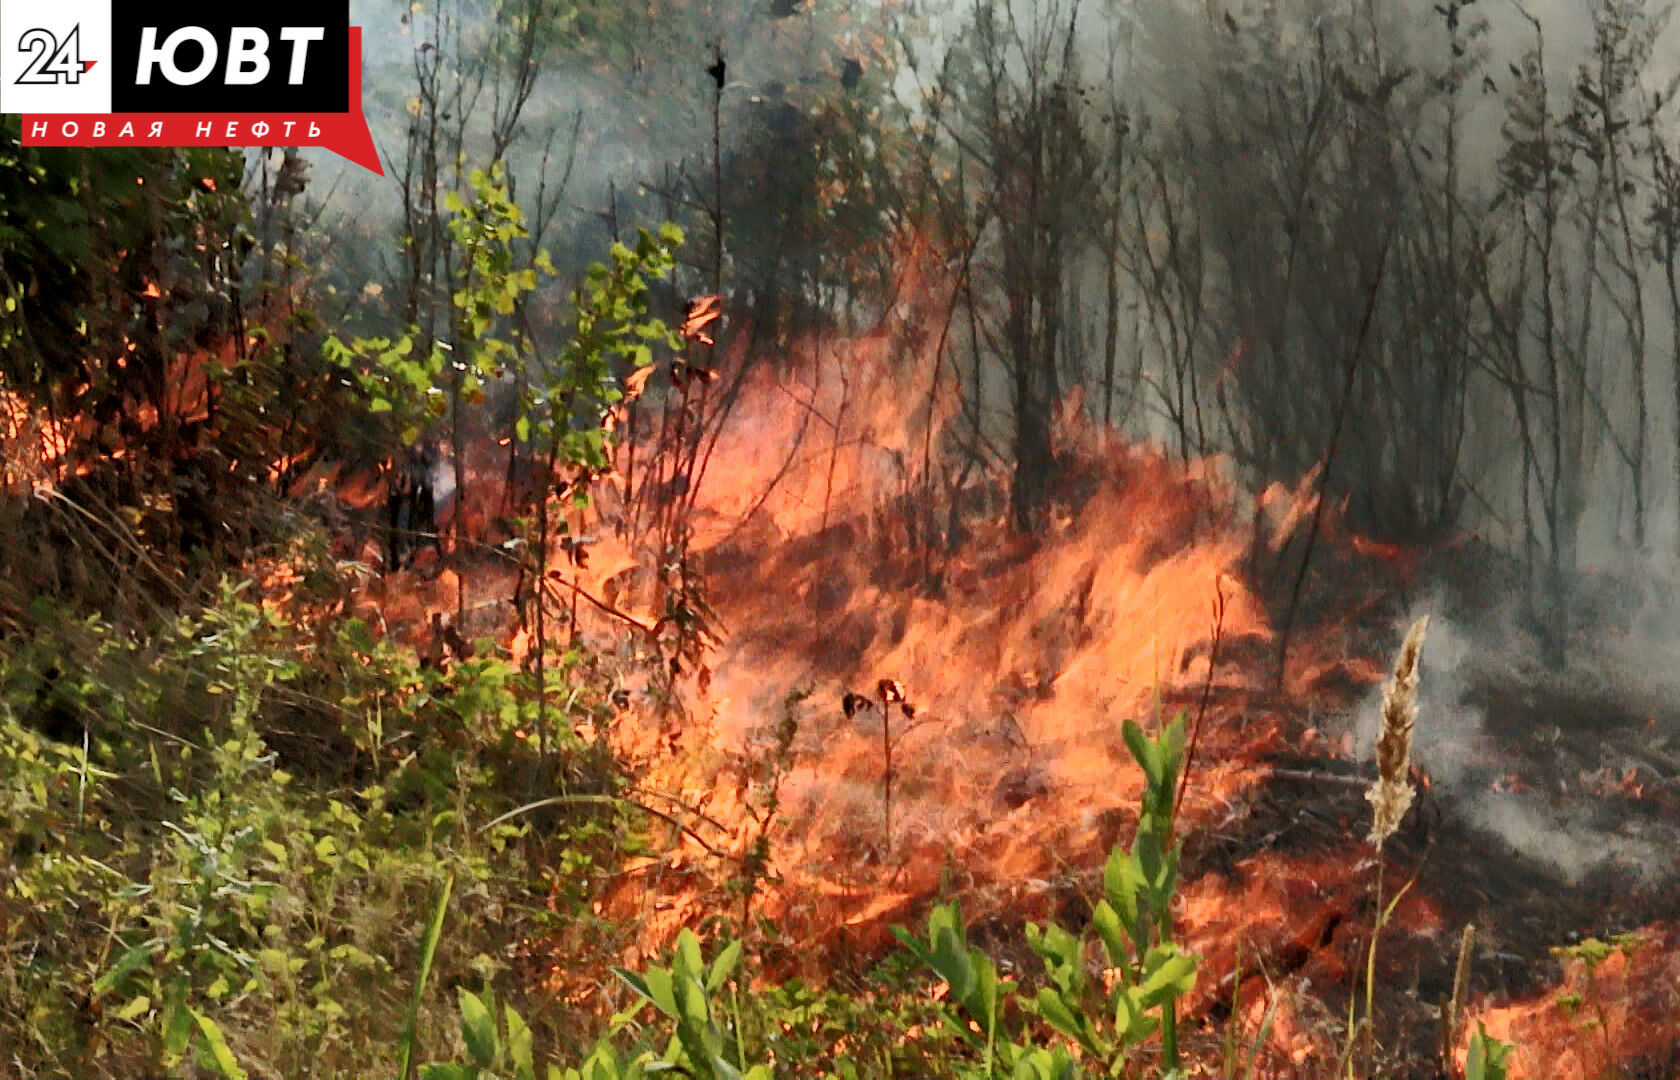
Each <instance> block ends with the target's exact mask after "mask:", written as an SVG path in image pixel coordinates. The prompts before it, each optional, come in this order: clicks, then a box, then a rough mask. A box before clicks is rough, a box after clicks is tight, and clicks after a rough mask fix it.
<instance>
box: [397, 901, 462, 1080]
mask: <svg viewBox="0 0 1680 1080" xmlns="http://www.w3.org/2000/svg"><path fill="white" fill-rule="evenodd" d="M454 888H455V875H454V874H450V875H449V880H447V881H445V882H444V883H443V892H442V893H440V894H439V895H438V902H437V907H436V908H435V909H434V910H433V911H432V922H431V925H430V926H427V927H426V936H425V938H424V939H423V940H422V941H421V942H420V976H419V978H417V979H415V980H414V996H413V997H412V998H410V999H409V1002H408V1018H407V1019H406V1020H405V1021H404V1023H403V1033H402V1044H401V1052H400V1054H399V1056H398V1058H397V1080H408V1073H409V1069H410V1068H411V1067H412V1066H413V1063H414V1033H415V1028H416V1027H417V1026H418V1025H419V1022H420V1003H421V1002H422V1001H424V1000H425V998H426V980H427V979H429V978H431V975H432V958H433V957H435V956H436V955H437V947H438V941H439V940H440V939H441V938H442V937H443V916H444V913H445V912H447V911H448V910H449V894H450V892H452V891H453V890H454Z"/></svg>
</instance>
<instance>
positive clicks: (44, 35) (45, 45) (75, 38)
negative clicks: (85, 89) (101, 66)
mask: <svg viewBox="0 0 1680 1080" xmlns="http://www.w3.org/2000/svg"><path fill="white" fill-rule="evenodd" d="M81 45H82V28H81V27H80V26H77V27H75V28H74V29H73V30H71V31H70V36H69V37H67V38H65V39H64V44H62V45H60V44H59V42H58V39H57V38H55V37H53V36H52V31H50V30H43V29H41V28H40V27H39V26H37V27H36V28H35V29H33V30H25V31H24V32H23V37H22V38H20V39H19V40H18V48H19V49H20V50H22V51H24V52H30V53H33V54H34V59H33V60H31V61H30V62H29V65H28V66H27V67H25V68H24V69H23V74H22V75H19V76H18V77H17V81H18V82H19V83H36V84H39V83H51V84H52V85H54V86H57V85H58V84H59V83H69V84H71V85H72V86H73V85H75V84H76V83H79V82H81V81H82V73H83V72H85V71H87V70H88V69H89V68H91V67H92V66H93V61H92V60H83V59H82V53H81Z"/></svg>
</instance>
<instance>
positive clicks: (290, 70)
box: [0, 0, 381, 172]
mask: <svg viewBox="0 0 1680 1080" xmlns="http://www.w3.org/2000/svg"><path fill="white" fill-rule="evenodd" d="M271 12H272V13H271ZM361 75H362V65H361V30H360V28H359V27H353V26H351V25H350V6H349V0H296V2H294V3H289V4H286V5H281V6H279V7H278V9H277V10H276V9H271V10H269V11H251V10H249V9H244V10H241V9H239V8H237V7H235V6H233V5H228V4H224V3H215V4H212V3H204V2H185V3H173V4H171V3H161V4H133V3H130V2H128V0H52V2H51V3H42V2H41V0H0V112H4V113H21V114H22V115H23V117H24V124H23V135H24V142H25V143H26V144H29V145H42V146H324V147H326V148H328V149H330V150H333V151H334V152H336V153H338V154H341V155H343V156H344V157H347V158H349V159H350V160H352V161H355V162H357V163H359V164H362V165H365V166H367V167H368V168H370V169H373V170H374V171H375V172H379V171H381V170H380V168H379V158H378V154H377V151H376V150H375V149H374V146H373V138H372V136H371V135H370V134H369V132H368V129H367V121H366V119H365V117H364V116H363V114H362V94H361Z"/></svg>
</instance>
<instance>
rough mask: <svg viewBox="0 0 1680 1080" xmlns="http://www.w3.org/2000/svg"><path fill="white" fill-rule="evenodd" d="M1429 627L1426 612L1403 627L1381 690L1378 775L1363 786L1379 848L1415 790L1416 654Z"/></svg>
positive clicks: (1398, 824) (1374, 842)
mask: <svg viewBox="0 0 1680 1080" xmlns="http://www.w3.org/2000/svg"><path fill="white" fill-rule="evenodd" d="M1428 627H1429V616H1427V615H1425V616H1424V617H1423V618H1421V619H1419V620H1418V621H1417V622H1415V623H1413V624H1412V628H1411V629H1410V630H1408V631H1406V640H1405V641H1403V642H1401V644H1400V655H1399V657H1398V658H1397V659H1396V660H1395V661H1394V678H1393V679H1392V680H1390V681H1389V684H1388V686H1387V687H1386V688H1385V689H1384V690H1383V700H1382V734H1381V735H1380V736H1379V737H1378V739H1377V779H1376V780H1375V782H1373V783H1372V784H1371V786H1370V787H1369V788H1368V789H1366V792H1365V800H1366V801H1367V802H1369V803H1370V804H1371V810H1372V821H1371V843H1373V844H1375V845H1376V846H1377V847H1378V848H1381V847H1382V846H1383V841H1385V840H1387V839H1388V838H1389V837H1390V836H1393V835H1394V831H1395V830H1396V829H1398V828H1399V827H1400V821H1401V819H1402V818H1404V817H1405V816H1406V811H1407V810H1408V809H1409V808H1410V807H1411V805H1412V799H1413V797H1414V796H1415V795H1416V794H1417V793H1416V791H1414V790H1413V788H1412V785H1411V782H1410V773H1411V766H1412V725H1413V724H1414V723H1415V722H1416V721H1417V681H1418V658H1419V656H1420V655H1421V654H1422V653H1423V635H1424V631H1425V630H1427V629H1428Z"/></svg>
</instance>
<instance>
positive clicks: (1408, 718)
mask: <svg viewBox="0 0 1680 1080" xmlns="http://www.w3.org/2000/svg"><path fill="white" fill-rule="evenodd" d="M1428 629H1429V616H1427V615H1425V616H1423V617H1422V618H1420V619H1419V620H1418V621H1417V622H1415V623H1413V624H1412V628H1411V629H1410V630H1408V631H1406V639H1405V640H1404V641H1402V642H1401V643H1400V655H1399V656H1398V657H1397V658H1396V659H1395V661H1394V677H1393V678H1392V679H1391V680H1389V683H1388V686H1387V687H1385V688H1384V689H1383V700H1382V733H1381V734H1380V735H1379V736H1378V737H1377V778H1376V779H1375V780H1374V781H1372V782H1371V786H1370V787H1369V788H1367V789H1366V791H1365V799H1366V801H1367V802H1369V803H1370V804H1371V812H1372V815H1371V835H1370V841H1371V845H1372V846H1373V847H1375V848H1376V849H1377V880H1376V886H1375V889H1374V894H1375V899H1376V904H1375V908H1376V917H1375V920H1374V923H1373V925H1372V927H1371V944H1370V947H1369V948H1368V949H1367V950H1366V953H1365V1015H1364V1017H1363V1018H1361V1019H1358V1020H1357V1022H1356V1017H1355V1012H1354V1001H1353V999H1352V998H1350V999H1349V1001H1348V1027H1347V1043H1346V1045H1345V1047H1344V1049H1343V1052H1342V1065H1341V1068H1339V1069H1338V1070H1337V1071H1338V1072H1345V1075H1346V1076H1347V1077H1348V1080H1352V1078H1353V1070H1354V1053H1355V1048H1356V1046H1357V1045H1358V1044H1359V1043H1360V1042H1361V1041H1362V1042H1363V1043H1364V1045H1365V1053H1366V1057H1367V1058H1371V1057H1373V1056H1374V1054H1375V1049H1376V1047H1375V1040H1376V1028H1375V1023H1374V1019H1375V1018H1374V1016H1373V1012H1372V1010H1373V1007H1374V998H1375V992H1376V982H1377V944H1378V941H1379V940H1380V939H1381V938H1382V932H1383V927H1384V926H1387V925H1388V920H1389V917H1390V916H1392V915H1393V914H1394V909H1395V907H1397V906H1398V905H1399V903H1400V900H1401V899H1402V898H1403V897H1404V896H1405V895H1406V893H1407V891H1408V890H1409V889H1410V888H1411V887H1412V882H1407V883H1406V885H1405V886H1404V887H1403V888H1401V889H1400V891H1399V892H1398V893H1397V894H1396V895H1395V896H1394V898H1393V899H1392V900H1390V901H1388V903H1387V904H1386V905H1384V903H1383V866H1384V862H1385V860H1384V859H1383V851H1382V848H1383V843H1384V842H1385V841H1386V840H1387V839H1388V838H1389V837H1391V836H1393V835H1394V833H1395V831H1396V830H1397V829H1399V828H1400V822H1401V820H1402V819H1404V818H1405V816H1406V811H1407V810H1408V809H1410V808H1411V805H1412V800H1413V799H1414V798H1416V797H1417V791H1416V790H1415V789H1414V788H1413V787H1412V784H1411V769H1412V727H1413V725H1414V724H1416V723H1417V684H1418V660H1419V658H1420V657H1421V656H1422V655H1423V636H1424V633H1425V631H1427V630H1428ZM1416 880H1417V877H1416V875H1414V876H1413V878H1412V881H1416ZM1361 1033H1363V1034H1364V1039H1363V1040H1361V1039H1360V1037H1359V1036H1360V1034H1361Z"/></svg>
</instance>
